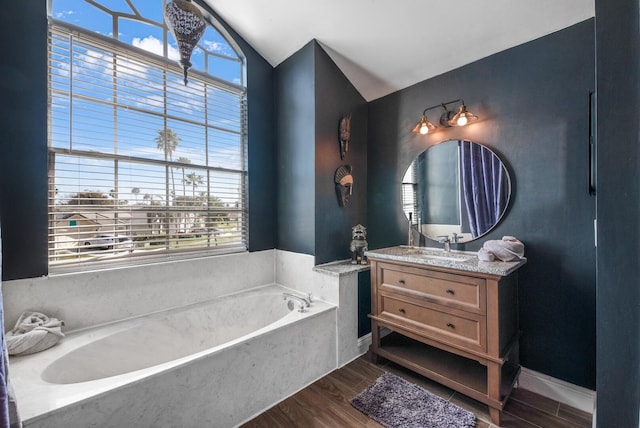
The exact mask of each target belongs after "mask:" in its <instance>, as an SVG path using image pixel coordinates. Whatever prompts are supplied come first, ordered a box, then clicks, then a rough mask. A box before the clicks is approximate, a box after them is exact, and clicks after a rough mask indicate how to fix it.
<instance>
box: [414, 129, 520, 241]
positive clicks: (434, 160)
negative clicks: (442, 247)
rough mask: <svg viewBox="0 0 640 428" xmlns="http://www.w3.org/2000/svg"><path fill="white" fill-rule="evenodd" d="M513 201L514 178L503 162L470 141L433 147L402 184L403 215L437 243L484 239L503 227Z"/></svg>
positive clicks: (421, 157) (455, 141) (423, 154)
mask: <svg viewBox="0 0 640 428" xmlns="http://www.w3.org/2000/svg"><path fill="white" fill-rule="evenodd" d="M510 197H511V179H510V178H509V173H508V172H507V169H506V168H505V166H504V164H503V163H502V161H501V160H500V159H499V158H498V156H497V155H496V154H495V153H494V152H492V151H491V150H490V149H488V148H487V147H485V146H482V145H480V144H477V143H473V142H471V141H463V140H449V141H444V142H442V143H439V144H436V145H433V146H431V147H429V148H428V149H427V150H425V151H424V152H422V153H420V154H419V155H418V157H416V159H415V160H414V161H413V162H412V163H411V165H409V168H407V171H406V172H405V174H404V178H403V180H402V204H403V207H402V209H403V211H404V213H405V215H406V216H407V218H408V219H409V221H410V222H411V224H412V227H413V228H414V229H416V230H418V232H420V233H421V234H422V235H424V236H425V237H427V238H429V239H433V240H436V241H438V240H441V239H443V238H444V237H448V238H449V240H450V241H451V242H452V243H462V242H470V241H473V240H474V239H477V238H480V237H481V236H483V235H484V234H486V233H487V232H489V231H490V230H491V229H493V228H494V227H495V226H496V225H497V224H498V223H499V222H500V219H501V218H502V216H503V215H504V213H505V212H506V210H507V206H508V205H509V198H510Z"/></svg>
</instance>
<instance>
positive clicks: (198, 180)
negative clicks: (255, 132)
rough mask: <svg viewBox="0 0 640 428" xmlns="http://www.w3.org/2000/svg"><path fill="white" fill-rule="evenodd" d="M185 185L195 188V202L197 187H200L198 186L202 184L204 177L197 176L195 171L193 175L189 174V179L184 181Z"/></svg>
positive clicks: (193, 194)
mask: <svg viewBox="0 0 640 428" xmlns="http://www.w3.org/2000/svg"><path fill="white" fill-rule="evenodd" d="M184 183H185V184H190V185H191V186H192V187H193V193H192V196H193V200H194V201H195V199H196V187H198V185H200V184H202V183H203V181H202V176H201V175H198V174H196V172H195V171H193V172H192V173H191V174H187V177H186V178H185V179H184Z"/></svg>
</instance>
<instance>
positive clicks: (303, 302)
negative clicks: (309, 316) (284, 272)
mask: <svg viewBox="0 0 640 428" xmlns="http://www.w3.org/2000/svg"><path fill="white" fill-rule="evenodd" d="M282 297H283V298H284V299H285V300H287V299H290V300H295V301H297V302H298V303H299V304H300V309H299V311H300V312H306V311H307V308H308V307H309V306H311V294H309V295H308V296H307V297H301V296H296V295H295V294H291V293H282Z"/></svg>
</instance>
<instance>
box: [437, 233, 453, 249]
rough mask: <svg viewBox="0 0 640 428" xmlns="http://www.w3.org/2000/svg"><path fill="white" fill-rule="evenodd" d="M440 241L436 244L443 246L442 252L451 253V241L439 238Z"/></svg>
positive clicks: (446, 237) (444, 237)
mask: <svg viewBox="0 0 640 428" xmlns="http://www.w3.org/2000/svg"><path fill="white" fill-rule="evenodd" d="M439 238H440V239H438V242H439V243H441V244H444V251H445V253H448V252H449V251H451V240H450V239H449V237H448V236H440V237H439Z"/></svg>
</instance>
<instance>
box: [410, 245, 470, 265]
mask: <svg viewBox="0 0 640 428" xmlns="http://www.w3.org/2000/svg"><path fill="white" fill-rule="evenodd" d="M406 251H407V255H410V256H413V257H419V258H424V259H431V260H440V261H443V262H453V263H462V262H466V261H469V260H471V259H472V258H473V257H474V256H473V255H470V254H464V253H454V252H450V253H446V252H444V251H443V250H435V249H434V250H432V249H428V248H407V250H406Z"/></svg>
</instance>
